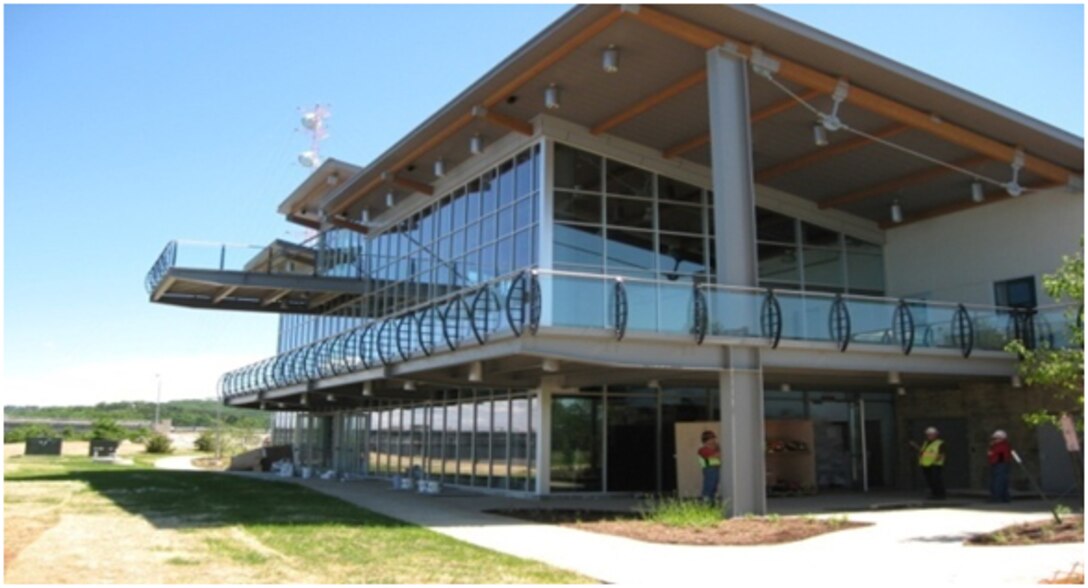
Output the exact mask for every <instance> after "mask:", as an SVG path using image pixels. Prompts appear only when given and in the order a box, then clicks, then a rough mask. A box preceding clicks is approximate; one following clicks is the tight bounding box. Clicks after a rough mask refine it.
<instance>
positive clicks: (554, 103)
mask: <svg viewBox="0 0 1088 588" xmlns="http://www.w3.org/2000/svg"><path fill="white" fill-rule="evenodd" d="M544 106H545V107H546V108H547V109H548V110H558V109H559V86H556V85H555V84H551V85H550V86H548V87H547V88H544Z"/></svg>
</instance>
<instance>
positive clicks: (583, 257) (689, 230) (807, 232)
mask: <svg viewBox="0 0 1088 588" xmlns="http://www.w3.org/2000/svg"><path fill="white" fill-rule="evenodd" d="M554 184H555V187H554V213H553V214H554V220H555V224H554V236H553V246H554V260H553V263H554V267H555V268H556V269H558V270H567V271H577V272H586V273H603V274H609V275H622V276H629V277H632V278H652V279H657V280H668V281H679V282H685V281H687V282H691V281H712V280H713V270H714V259H713V255H714V237H713V232H714V228H713V221H712V218H713V193H712V192H711V191H709V190H705V189H703V188H700V187H698V186H695V185H692V184H688V183H686V182H682V181H680V180H677V179H675V178H670V177H667V176H664V175H661V174H656V173H652V172H649V171H647V170H643V169H640V168H637V167H633V166H630V165H627V164H625V163H621V162H618V161H615V160H611V159H609V158H606V157H603V156H600V155H597V154H594V153H590V152H587V151H583V150H580V149H575V148H573V147H569V146H567V145H563V144H558V143H557V144H556V145H555V163H554ZM756 224H757V227H756V233H757V241H758V242H757V251H758V259H759V280H760V284H761V285H763V286H768V287H780V288H789V289H799V290H818V291H829V292H850V293H859V294H872V295H882V294H883V293H884V263H883V252H882V248H881V246H880V245H879V244H876V243H869V242H866V241H863V240H861V239H857V238H854V237H851V236H847V235H844V234H842V233H840V232H838V231H834V230H831V229H828V228H825V227H821V226H819V225H816V224H813V223H810V222H806V221H801V220H799V219H796V218H793V217H790V216H786V215H783V214H780V213H777V212H774V211H771V210H767V209H765V208H762V207H757V208H756ZM601 289H602V290H603V289H604V288H603V286H602V288H601ZM578 294H580V296H578V297H579V298H586V299H588V298H591V297H592V296H595V294H593V295H592V296H584V295H585V294H587V293H586V292H580V293H578ZM602 296H603V294H602ZM604 304H605V302H601V303H600V304H597V302H596V300H592V301H587V302H585V305H586V312H588V313H592V312H595V311H602V312H603V309H602V308H596V307H600V306H602V305H604ZM642 308H644V307H642ZM660 310H661V309H655V311H656V312H660ZM642 318H643V319H644V318H645V315H643V316H642Z"/></svg>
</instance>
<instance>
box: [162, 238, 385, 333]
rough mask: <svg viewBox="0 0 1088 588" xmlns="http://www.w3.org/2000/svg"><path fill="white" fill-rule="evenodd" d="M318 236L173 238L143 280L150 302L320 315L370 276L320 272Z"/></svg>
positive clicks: (364, 287) (358, 290)
mask: <svg viewBox="0 0 1088 588" xmlns="http://www.w3.org/2000/svg"><path fill="white" fill-rule="evenodd" d="M319 237H320V235H318V236H315V237H314V238H311V239H309V240H307V241H304V242H302V243H290V242H287V241H283V240H280V239H277V240H275V241H273V242H272V243H270V244H268V245H267V246H264V247H261V246H256V245H237V244H219V243H206V242H198V241H171V242H170V243H168V244H167V245H166V247H165V248H164V249H163V251H162V254H160V255H159V258H158V259H157V260H156V261H155V264H154V265H153V266H152V268H151V271H149V272H148V274H147V277H146V278H145V280H144V285H145V287H146V288H147V292H148V294H149V295H150V297H151V301H152V302H161V303H165V304H175V305H179V306H188V307H194V308H218V309H226V310H249V311H260V312H276V313H307V314H321V313H324V312H328V311H329V310H330V308H333V307H335V306H336V305H340V304H345V303H347V302H350V301H352V300H355V299H357V298H358V297H359V296H361V295H363V294H365V293H366V292H368V291H369V288H370V283H369V281H368V280H365V279H360V278H358V277H338V276H328V275H319V272H318V268H319V267H320V263H321V260H320V255H321V254H322V253H323V252H324V251H323V250H322V248H321V247H318V246H317V242H316V241H317V239H319Z"/></svg>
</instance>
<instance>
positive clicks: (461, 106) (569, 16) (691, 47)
mask: <svg viewBox="0 0 1088 588" xmlns="http://www.w3.org/2000/svg"><path fill="white" fill-rule="evenodd" d="M630 10H639V11H640V12H641V15H639V16H631V11H630ZM649 14H654V15H659V17H660V18H664V19H672V20H674V21H675V20H676V19H679V20H678V21H676V22H680V23H682V24H681V25H680V30H679V31H677V30H672V31H666V30H664V29H663V28H662V27H660V26H653V23H652V22H651V19H650V18H649V17H647V16H646V15H649ZM655 18H656V17H655ZM685 27H687V28H685ZM689 29H691V30H690V31H689ZM691 31H694V32H691ZM715 34H716V35H723V36H725V37H727V38H729V39H734V40H737V41H738V42H741V43H745V44H753V45H758V46H759V47H761V48H762V49H763V50H764V51H766V52H767V53H768V54H771V55H773V56H776V57H780V58H784V59H788V60H791V61H793V62H796V63H797V64H799V66H800V67H802V68H806V69H807V70H809V71H814V72H818V74H819V75H823V76H824V77H825V78H827V77H829V76H832V77H840V76H841V77H844V78H848V79H849V80H850V84H851V88H858V89H859V91H860V90H867V91H868V92H870V93H872V94H875V95H877V96H878V97H884V98H890V99H891V100H893V101H895V102H896V103H897V104H900V105H902V106H904V107H906V108H909V109H913V110H915V111H918V112H921V113H932V115H933V116H932V117H926V118H927V119H932V120H933V121H934V122H935V123H936V124H937V126H941V125H944V126H945V127H946V128H949V127H959V128H962V129H963V130H965V132H967V133H969V134H972V136H973V137H976V138H978V140H979V141H981V142H983V143H985V142H989V144H990V145H999V146H1000V147H1001V149H999V150H998V151H999V152H1001V153H1006V152H1011V151H1012V149H1013V147H1014V146H1021V147H1022V148H1023V149H1024V150H1025V151H1026V152H1027V154H1028V156H1029V157H1030V158H1032V160H1033V161H1038V162H1039V166H1038V167H1040V168H1043V171H1042V172H1040V173H1042V175H1040V173H1035V172H1034V171H1033V170H1024V171H1022V173H1021V175H1020V180H1021V184H1023V185H1027V186H1033V185H1035V186H1040V185H1044V184H1046V185H1053V184H1055V183H1059V184H1060V183H1062V182H1059V181H1057V180H1056V179H1055V178H1056V177H1057V176H1061V175H1063V174H1062V173H1055V172H1054V170H1060V169H1062V168H1064V170H1065V171H1067V172H1069V173H1070V174H1074V175H1080V174H1081V173H1082V169H1083V164H1082V161H1083V140H1082V139H1081V138H1079V137H1075V136H1073V135H1071V134H1069V133H1067V132H1065V131H1061V130H1059V129H1057V128H1055V127H1053V126H1051V125H1047V124H1046V123H1042V122H1040V121H1037V120H1035V119H1032V118H1031V117H1028V116H1026V115H1023V114H1021V113H1018V112H1015V111H1013V110H1011V109H1009V108H1006V107H1003V106H1001V105H998V104H996V103H994V102H992V101H989V100H986V99H984V98H981V97H979V96H977V95H974V94H972V93H970V92H968V91H966V90H963V89H961V88H957V87H955V86H953V85H951V84H948V83H946V82H943V81H940V80H937V79H936V78H933V77H932V76H929V75H926V74H924V73H921V72H918V71H917V70H914V69H911V68H909V67H907V66H904V65H902V64H899V63H896V62H894V61H892V60H889V59H887V58H884V57H881V56H879V55H876V54H874V53H872V52H870V51H867V50H865V49H862V48H860V47H857V46H854V45H852V44H850V43H847V42H845V41H843V40H841V39H837V38H835V37H833V36H831V35H827V34H825V33H822V32H820V31H817V30H815V29H812V28H811V27H807V26H805V25H802V24H800V23H798V22H796V21H793V20H791V19H788V18H786V17H783V16H781V15H778V14H775V13H773V12H770V11H768V10H765V9H762V8H758V7H753V6H740V5H728V6H718V5H669V6H646V7H643V8H641V9H629V10H628V11H625V10H624V9H621V8H619V7H616V6H607V5H593V6H578V7H576V8H574V9H572V10H570V11H569V12H568V13H566V14H565V15H564V16H563V17H561V18H560V19H559V20H557V21H556V22H554V23H553V24H552V25H550V26H549V27H548V28H546V29H545V30H544V31H542V32H541V33H540V34H538V35H537V36H536V37H534V38H533V39H531V40H530V41H529V42H528V43H526V44H525V45H524V46H522V47H521V48H520V49H518V50H517V51H515V52H514V53H513V54H512V55H511V56H510V57H508V58H507V59H506V60H504V61H503V62H502V63H500V64H499V65H498V66H496V67H495V68H493V69H492V70H491V71H490V72H488V73H487V74H485V75H484V76H483V77H482V78H481V79H480V80H479V81H477V82H476V83H475V84H473V85H472V86H470V87H469V88H467V89H466V90H465V91H463V92H462V93H461V94H460V95H458V96H457V97H456V98H454V99H453V100H452V101H451V102H450V103H448V104H447V105H446V106H445V107H443V108H442V109H441V110H439V111H438V112H437V113H435V114H434V115H432V116H431V117H430V118H429V119H427V120H426V121H424V122H423V123H422V124H421V125H420V126H418V127H416V129H414V130H413V131H412V132H410V133H409V134H408V135H406V136H405V137H404V138H403V139H401V140H400V141H398V142H397V143H396V144H395V145H393V146H392V147H391V148H390V149H388V150H387V151H386V152H385V153H383V154H382V155H380V156H379V157H378V158H377V159H376V160H374V162H372V163H371V164H370V165H368V166H367V167H366V168H365V169H363V170H362V171H361V172H359V173H357V174H356V175H355V176H354V177H352V178H351V180H349V181H348V182H347V183H345V184H344V185H342V186H340V187H339V188H338V189H336V190H335V191H333V192H331V193H329V194H327V195H326V196H325V197H324V198H323V199H322V201H321V206H322V207H323V208H325V209H326V210H327V211H329V212H332V213H347V214H348V215H353V214H354V213H355V212H356V211H357V210H358V209H359V207H361V206H363V205H369V203H370V202H371V201H372V199H374V198H377V197H379V196H378V194H377V190H376V189H377V188H378V187H379V186H382V185H383V184H384V183H387V182H388V181H389V178H391V177H401V178H404V179H405V180H407V181H410V182H415V183H416V184H417V185H429V184H432V183H433V182H434V181H435V180H436V179H437V178H436V177H435V176H434V175H433V173H432V172H431V166H430V164H431V163H432V162H433V161H434V160H435V159H438V158H443V159H444V160H446V162H447V163H448V164H450V165H449V166H448V167H453V166H455V165H456V164H457V163H460V162H462V161H464V160H466V159H468V158H469V157H471V155H470V154H469V153H468V148H467V143H468V138H469V137H470V136H471V135H472V134H474V133H477V132H481V130H482V129H487V128H488V126H489V125H491V123H490V122H489V121H488V120H485V119H483V118H481V117H479V116H474V114H473V109H474V107H478V106H483V107H486V109H487V110H488V111H489V112H493V113H497V114H498V115H500V116H502V117H506V118H508V119H511V120H517V121H527V120H530V119H531V118H533V117H534V116H535V115H536V114H538V113H540V112H543V111H544V110H545V109H544V107H543V100H542V94H543V90H544V88H545V87H546V86H547V85H548V84H552V83H555V84H557V85H559V86H560V88H561V89H562V102H563V104H562V108H561V109H560V110H559V111H556V112H555V114H556V115H557V116H560V117H561V118H564V119H566V120H569V121H571V122H574V123H577V124H580V125H583V126H586V127H587V128H594V127H598V128H601V123H602V122H607V121H609V119H610V117H614V115H616V114H617V112H619V111H621V110H623V109H624V108H627V107H630V106H632V103H633V102H634V101H633V100H632V97H644V99H652V98H653V96H654V94H656V93H659V92H663V91H667V90H668V89H669V88H671V87H672V88H675V87H678V86H676V84H677V83H678V81H680V82H682V81H683V78H685V77H688V76H692V75H694V76H698V72H699V71H700V70H701V69H702V68H703V67H704V65H705V44H701V41H700V39H706V38H707V35H715ZM700 35H702V36H700ZM609 44H615V45H617V46H618V47H620V48H621V51H622V58H621V64H622V65H621V70H620V72H619V73H617V74H612V75H606V74H602V73H601V71H600V51H601V49H603V48H604V47H606V46H608V45H609ZM781 83H782V84H783V85H784V86H786V87H788V88H790V89H791V90H792V91H794V92H796V93H798V94H801V93H804V92H805V91H806V87H805V86H804V85H803V84H801V83H797V82H796V81H790V80H785V81H782V82H781ZM687 88H691V89H687ZM784 97H785V95H784V94H783V93H782V91H781V90H780V89H779V88H776V87H774V86H773V85H771V84H770V83H769V82H767V81H766V80H762V79H761V78H759V77H758V76H752V82H751V96H750V102H751V104H752V110H753V116H754V117H755V115H756V114H758V113H759V112H763V111H767V110H768V109H773V107H775V106H776V105H777V104H779V103H781V102H782V100H783V98H784ZM706 100H707V99H706V91H705V84H703V85H701V86H700V85H699V84H698V83H696V84H690V85H688V86H684V89H681V90H679V91H676V92H675V93H673V94H671V95H670V97H669V98H668V100H662V101H660V102H657V103H654V104H653V105H652V107H650V108H647V109H645V110H644V111H642V112H640V114H639V115H638V116H637V117H633V118H631V119H627V120H624V121H623V122H621V123H618V124H616V125H613V126H611V127H609V128H607V130H606V131H605V132H607V133H609V134H613V135H616V136H618V137H621V138H624V139H628V140H632V141H635V142H638V143H641V144H644V145H647V146H650V147H654V148H657V149H661V150H662V151H663V152H665V153H669V152H670V148H673V147H675V146H676V145H678V144H682V143H683V142H684V141H685V140H688V141H690V140H691V139H693V138H696V139H697V138H699V136H700V135H705V132H706V127H707V123H706V121H707V114H706V108H707V106H706ZM851 100H852V98H851V97H849V96H848V98H847V100H846V102H845V103H844V105H843V107H842V109H841V110H840V114H841V115H842V118H843V119H844V120H845V121H847V122H848V123H849V124H850V125H851V126H852V127H855V128H858V129H860V130H862V131H865V132H868V133H878V134H879V133H889V136H892V135H894V141H895V142H896V143H897V144H899V145H903V146H905V147H909V148H911V149H914V150H917V151H920V152H923V153H925V154H927V155H930V156H932V157H934V158H936V159H938V160H940V161H945V162H955V163H957V164H961V165H962V166H963V167H966V168H968V169H971V171H973V172H975V173H979V174H982V175H985V176H987V177H992V178H994V179H1000V180H1004V179H1007V177H1008V176H1009V175H1010V173H1011V172H1010V166H1009V164H1010V161H1006V160H995V158H994V155H993V153H994V151H993V150H991V152H990V154H989V156H988V157H983V158H982V159H980V160H978V161H973V160H972V159H971V158H972V157H977V156H978V152H977V151H975V150H973V149H972V148H969V147H965V145H964V144H963V143H962V142H961V143H956V142H950V141H949V140H947V137H944V138H942V137H939V136H937V135H934V134H933V129H932V128H930V129H928V130H927V129H925V128H921V127H912V126H910V125H906V126H907V128H905V129H896V128H894V127H895V125H897V124H899V122H897V121H895V120H891V119H889V118H888V116H887V113H886V112H885V113H883V114H880V113H877V112H873V111H872V110H871V109H866V108H862V107H859V106H857V105H855V104H854V103H852V101H851ZM810 102H811V104H812V105H813V106H815V107H816V108H818V109H820V110H821V111H823V112H827V111H829V110H830V105H831V99H830V97H829V96H828V95H827V92H826V91H822V92H816V93H815V94H813V95H812V96H811V97H810ZM635 106H637V104H635ZM812 123H813V115H812V114H811V113H809V112H807V111H805V110H804V109H801V108H793V109H785V110H782V111H780V112H778V113H776V114H774V115H773V118H772V117H767V119H766V120H765V121H763V122H759V123H758V124H756V123H754V124H753V127H754V128H753V143H754V147H753V150H754V152H755V153H754V161H755V165H756V170H757V181H758V182H760V183H764V184H767V185H770V186H772V187H775V188H778V189H781V190H784V191H787V192H791V193H794V194H796V195H798V196H802V197H805V198H808V199H810V200H813V201H816V202H820V203H827V202H831V203H838V202H842V201H843V199H845V200H847V201H848V202H846V203H845V204H834V205H835V206H836V207H838V208H841V209H842V210H845V211H846V212H850V213H852V214H856V215H859V216H862V217H865V218H869V219H871V220H878V221H879V220H883V219H884V218H885V217H886V215H887V204H888V201H889V200H890V199H891V198H893V197H894V198H897V199H899V200H900V201H902V203H903V208H904V210H905V211H906V213H907V216H908V219H909V218H912V217H917V218H919V219H920V218H925V216H926V215H927V214H929V215H931V214H933V211H937V212H940V211H942V210H948V211H951V210H953V209H954V208H955V207H956V206H958V203H959V202H960V201H962V199H963V195H964V194H965V193H966V191H967V189H968V188H969V186H968V184H969V182H970V178H968V177H967V176H963V175H959V174H941V173H932V172H933V164H932V163H930V162H926V161H924V160H919V159H917V158H915V157H912V156H909V155H905V154H904V153H902V152H901V151H896V150H895V149H891V148H888V147H886V146H882V145H879V144H865V143H866V142H864V141H862V142H861V143H862V144H861V146H860V147H858V148H854V147H853V146H851V145H848V144H847V142H848V141H850V140H855V139H856V137H853V136H850V135H846V134H845V133H841V132H840V133H836V134H835V135H834V136H833V137H832V139H831V147H832V148H833V149H832V150H831V151H835V156H834V157H830V156H827V157H825V155H828V154H827V153H826V152H825V153H824V154H823V155H819V154H818V155H816V156H815V158H813V156H812V154H813V153H814V152H815V151H816V148H815V147H814V146H813V143H812V138H811V126H812ZM491 126H493V125H491ZM604 126H608V125H604ZM938 130H939V129H938ZM889 140H891V139H889ZM968 143H970V142H968ZM679 155H680V156H682V157H684V158H687V159H690V160H692V161H693V162H696V163H700V164H704V165H708V164H709V149H708V147H707V146H706V144H705V143H702V144H697V145H696V146H695V147H693V148H690V149H688V150H686V151H684V152H683V153H680V154H679ZM804 158H810V159H811V161H809V162H807V163H806V160H805V159H804ZM798 160H801V163H804V164H805V165H800V166H797V165H794V166H793V167H792V168H790V166H791V165H793V164H796V163H797V162H798ZM1045 166H1049V167H1045ZM1029 167H1030V166H1029ZM783 168H790V169H788V173H787V172H784V173H777V174H776V175H774V176H773V177H761V175H762V176H768V175H770V174H769V171H768V170H774V171H777V172H781V170H782V169H783ZM1048 171H1049V177H1047V175H1048V174H1047V173H1045V172H1048ZM927 174H928V175H927ZM919 176H921V177H920V178H919ZM904 179H906V180H908V181H903V180H904ZM874 188H875V189H877V190H876V192H874V193H872V194H869V195H864V194H863V193H864V192H866V191H870V192H872V191H873V189H874ZM884 188H886V189H884ZM859 194H863V195H862V196H859ZM848 197H849V198H848ZM1001 197H1003V194H999V193H991V194H990V195H988V197H987V201H996V200H997V199H999V198H1001Z"/></svg>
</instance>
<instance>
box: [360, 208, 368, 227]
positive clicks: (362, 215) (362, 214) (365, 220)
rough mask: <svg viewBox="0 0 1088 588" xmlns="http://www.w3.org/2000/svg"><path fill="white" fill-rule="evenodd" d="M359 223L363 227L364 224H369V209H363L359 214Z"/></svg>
mask: <svg viewBox="0 0 1088 588" xmlns="http://www.w3.org/2000/svg"><path fill="white" fill-rule="evenodd" d="M359 221H360V222H362V223H363V224H364V225H365V224H366V223H368V222H370V209H369V208H364V209H363V210H362V211H360V212H359Z"/></svg>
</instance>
